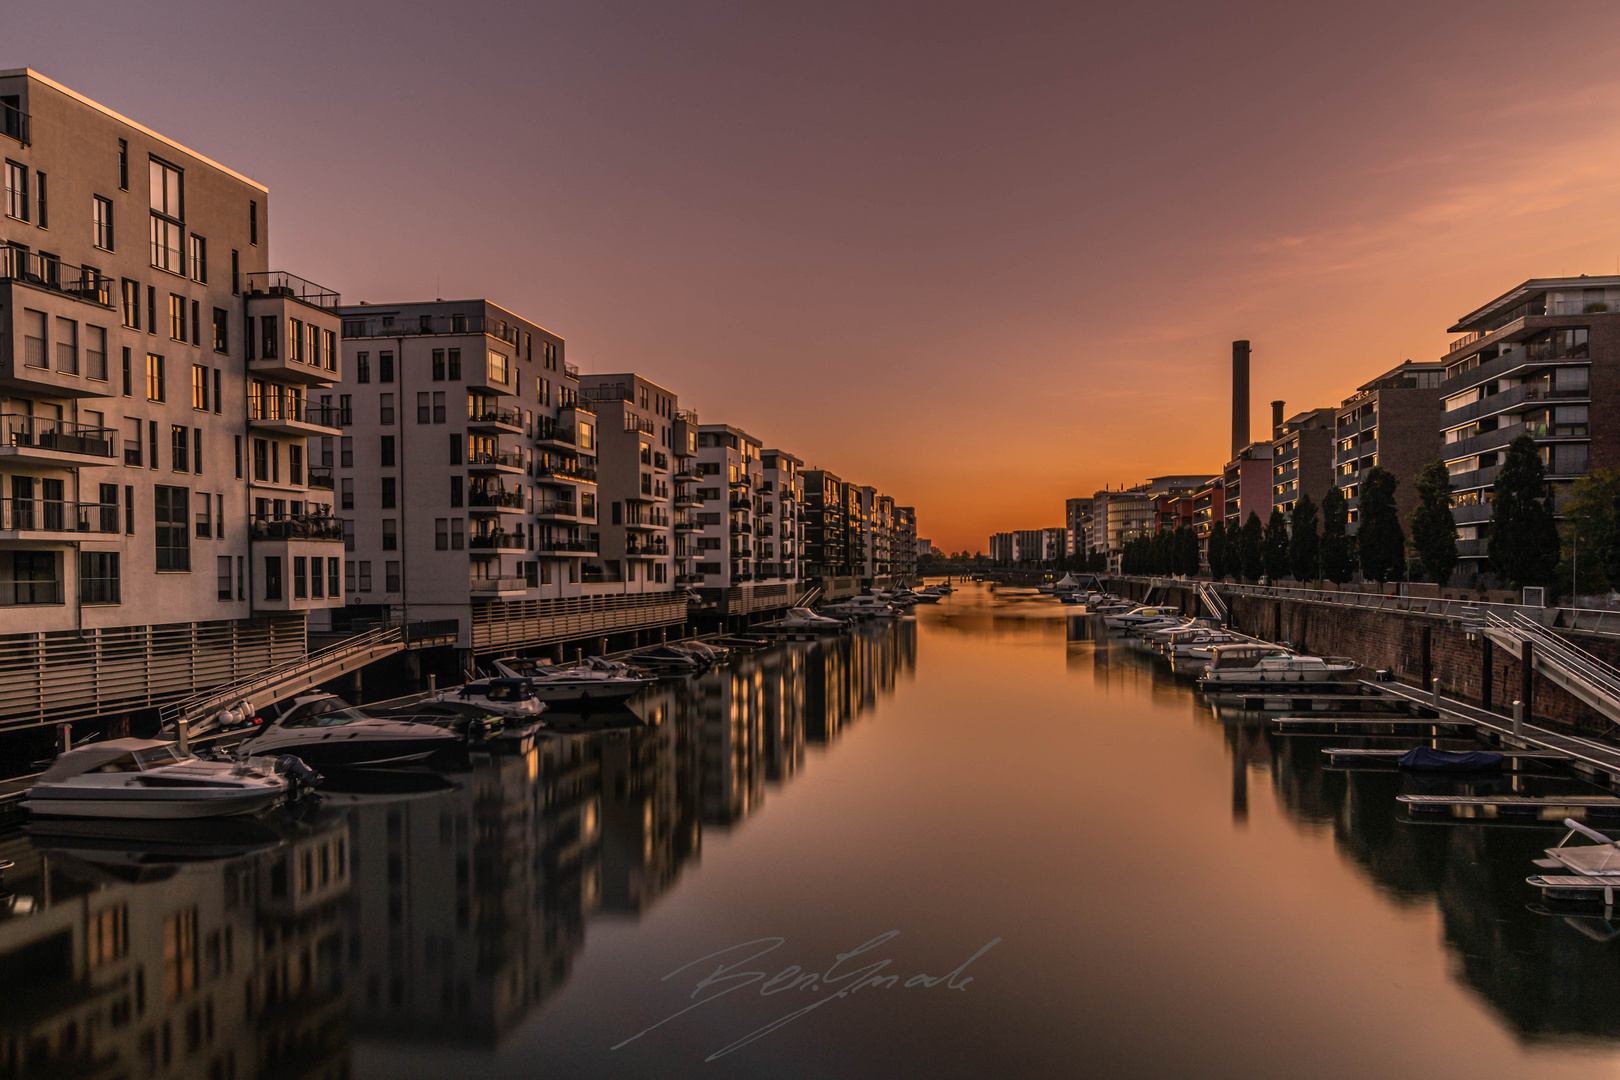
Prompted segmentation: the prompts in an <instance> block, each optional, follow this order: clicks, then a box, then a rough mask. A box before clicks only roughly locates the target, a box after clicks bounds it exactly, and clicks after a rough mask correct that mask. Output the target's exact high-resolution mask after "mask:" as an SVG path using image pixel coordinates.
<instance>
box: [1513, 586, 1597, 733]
mask: <svg viewBox="0 0 1620 1080" xmlns="http://www.w3.org/2000/svg"><path fill="white" fill-rule="evenodd" d="M1485 634H1486V635H1487V636H1488V637H1489V638H1490V639H1491V642H1492V643H1493V644H1495V645H1496V646H1498V647H1499V648H1503V649H1506V650H1507V651H1509V652H1510V653H1512V654H1513V655H1515V656H1520V655H1523V651H1524V646H1525V645H1526V644H1528V645H1529V646H1530V663H1531V666H1532V667H1534V668H1535V670H1536V671H1538V672H1539V673H1541V675H1542V676H1543V677H1544V678H1546V679H1547V681H1548V682H1551V683H1552V684H1553V685H1555V686H1557V687H1558V688H1559V689H1561V690H1564V691H1566V692H1567V693H1569V694H1570V695H1572V696H1573V697H1575V698H1577V699H1579V700H1580V701H1582V702H1584V703H1585V704H1587V705H1589V706H1591V707H1592V709H1593V710H1595V711H1596V712H1599V713H1601V714H1602V715H1603V716H1605V717H1607V718H1608V720H1609V722H1610V723H1613V724H1620V669H1617V668H1615V667H1614V666H1613V665H1611V664H1608V663H1605V662H1604V661H1602V660H1600V659H1598V658H1597V657H1596V656H1593V655H1592V654H1591V653H1589V652H1587V651H1586V650H1585V649H1582V648H1581V647H1580V646H1578V645H1576V644H1574V643H1573V642H1571V641H1570V640H1568V639H1567V638H1565V637H1563V636H1562V635H1560V634H1556V633H1554V632H1553V631H1551V630H1549V629H1547V628H1546V627H1545V626H1542V625H1541V624H1540V623H1538V622H1536V621H1535V620H1534V619H1532V618H1530V617H1529V616H1527V615H1525V614H1524V613H1523V612H1520V611H1516V612H1514V613H1513V616H1512V617H1511V618H1503V617H1502V616H1500V615H1498V614H1496V613H1495V612H1489V613H1487V614H1486V622H1485Z"/></svg>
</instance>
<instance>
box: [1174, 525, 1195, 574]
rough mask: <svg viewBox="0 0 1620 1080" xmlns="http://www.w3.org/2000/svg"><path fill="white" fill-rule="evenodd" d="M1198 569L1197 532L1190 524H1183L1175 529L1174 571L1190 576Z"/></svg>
mask: <svg viewBox="0 0 1620 1080" xmlns="http://www.w3.org/2000/svg"><path fill="white" fill-rule="evenodd" d="M1198 571H1199V565H1198V534H1197V533H1195V532H1193V530H1192V526H1191V525H1183V526H1182V527H1181V528H1179V529H1177V530H1176V573H1178V574H1181V575H1182V576H1183V577H1190V578H1191V577H1197V576H1198Z"/></svg>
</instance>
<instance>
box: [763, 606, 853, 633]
mask: <svg viewBox="0 0 1620 1080" xmlns="http://www.w3.org/2000/svg"><path fill="white" fill-rule="evenodd" d="M844 625H845V624H844V620H843V619H834V618H832V617H831V616H828V615H817V614H816V613H815V612H813V611H811V610H810V609H809V608H805V607H796V608H790V609H788V613H787V614H786V615H784V616H782V618H781V619H780V620H778V621H777V624H776V627H777V629H779V630H810V631H814V632H815V633H818V634H836V633H839V632H841V631H842V630H843V629H844Z"/></svg>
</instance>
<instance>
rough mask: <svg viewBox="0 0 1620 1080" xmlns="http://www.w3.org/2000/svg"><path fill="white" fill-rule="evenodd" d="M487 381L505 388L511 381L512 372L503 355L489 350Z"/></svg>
mask: <svg viewBox="0 0 1620 1080" xmlns="http://www.w3.org/2000/svg"><path fill="white" fill-rule="evenodd" d="M489 381H490V382H492V383H496V384H498V385H500V386H505V385H506V384H507V383H509V382H511V381H512V372H511V368H510V366H509V363H508V361H507V359H506V354H505V353H498V352H496V351H495V350H494V349H491V350H489Z"/></svg>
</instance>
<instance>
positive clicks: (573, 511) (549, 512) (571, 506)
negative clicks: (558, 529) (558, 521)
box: [534, 499, 579, 517]
mask: <svg viewBox="0 0 1620 1080" xmlns="http://www.w3.org/2000/svg"><path fill="white" fill-rule="evenodd" d="M534 512H535V513H536V514H541V515H545V516H548V517H578V516H579V507H578V506H577V505H576V504H575V503H573V502H570V501H568V500H566V499H549V500H547V501H545V502H539V503H535V504H534Z"/></svg>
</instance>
